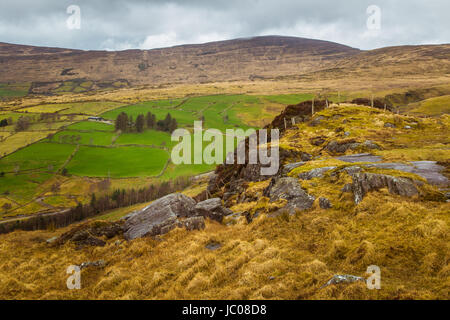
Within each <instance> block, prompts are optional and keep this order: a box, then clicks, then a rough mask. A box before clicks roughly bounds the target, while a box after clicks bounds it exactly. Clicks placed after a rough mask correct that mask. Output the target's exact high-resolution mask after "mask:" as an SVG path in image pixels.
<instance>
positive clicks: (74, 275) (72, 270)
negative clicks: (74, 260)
mask: <svg viewBox="0 0 450 320" xmlns="http://www.w3.org/2000/svg"><path fill="white" fill-rule="evenodd" d="M66 273H67V274H70V276H69V277H68V278H67V281H66V285H67V289H69V290H73V289H81V269H80V267H79V266H76V265H70V266H68V267H67V270H66Z"/></svg>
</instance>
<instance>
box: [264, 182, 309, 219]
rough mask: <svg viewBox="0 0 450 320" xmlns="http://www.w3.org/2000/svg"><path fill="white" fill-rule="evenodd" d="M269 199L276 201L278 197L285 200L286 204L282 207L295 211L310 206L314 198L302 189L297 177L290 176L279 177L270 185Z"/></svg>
mask: <svg viewBox="0 0 450 320" xmlns="http://www.w3.org/2000/svg"><path fill="white" fill-rule="evenodd" d="M269 196H270V201H271V202H274V201H278V200H280V199H285V200H287V204H286V206H285V207H284V208H283V209H285V210H287V211H288V212H289V213H291V214H293V213H295V210H305V209H309V208H311V207H312V205H313V203H314V200H315V198H314V197H313V196H311V195H309V194H308V193H307V192H306V191H305V190H303V189H302V187H301V186H300V184H299V183H298V181H297V179H295V178H292V177H284V178H279V179H278V180H277V181H276V182H275V183H274V185H273V186H272V187H271V189H270V192H269Z"/></svg>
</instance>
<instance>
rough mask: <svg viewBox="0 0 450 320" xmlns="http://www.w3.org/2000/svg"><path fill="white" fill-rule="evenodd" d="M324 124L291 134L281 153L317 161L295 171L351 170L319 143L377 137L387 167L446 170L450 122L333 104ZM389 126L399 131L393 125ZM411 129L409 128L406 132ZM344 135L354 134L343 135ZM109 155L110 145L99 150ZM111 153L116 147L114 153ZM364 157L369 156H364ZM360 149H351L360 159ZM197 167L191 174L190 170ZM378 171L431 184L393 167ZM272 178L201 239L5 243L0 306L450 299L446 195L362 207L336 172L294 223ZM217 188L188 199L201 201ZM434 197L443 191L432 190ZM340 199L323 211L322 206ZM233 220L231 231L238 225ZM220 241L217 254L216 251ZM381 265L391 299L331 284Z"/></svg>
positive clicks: (366, 202) (375, 198)
mask: <svg viewBox="0 0 450 320" xmlns="http://www.w3.org/2000/svg"><path fill="white" fill-rule="evenodd" d="M319 117H320V118H321V119H322V120H321V121H320V122H318V123H316V124H315V125H314V126H311V125H310V122H307V123H300V124H298V125H297V126H296V127H294V128H292V129H290V130H287V132H286V134H285V135H284V136H283V138H282V139H281V141H280V147H282V148H284V149H291V150H297V151H300V150H301V151H304V152H308V153H311V154H312V155H313V156H315V157H316V158H315V159H314V160H313V161H310V162H309V163H308V164H306V165H305V166H302V167H299V168H297V169H294V170H293V171H291V172H290V173H289V175H290V176H292V177H296V176H297V175H298V174H299V173H301V172H306V171H308V170H310V169H314V168H321V167H324V166H330V165H333V166H336V167H337V169H336V171H335V172H336V173H337V172H338V171H337V170H342V169H343V168H344V167H348V166H353V165H359V166H364V163H356V164H355V163H344V162H343V161H340V160H337V159H335V157H336V156H335V155H333V154H331V153H330V152H328V151H326V150H324V149H323V148H322V147H321V146H317V145H315V144H313V143H312V141H314V139H312V138H315V137H322V138H323V139H324V140H325V141H332V140H335V139H352V138H353V139H356V140H357V141H360V142H362V141H366V140H371V141H372V142H373V143H376V144H378V145H379V146H380V147H381V149H380V150H377V149H374V150H371V151H370V152H372V153H373V154H375V155H379V156H381V157H382V158H383V161H384V162H394V161H396V162H401V163H406V162H407V161H412V160H436V161H441V163H442V164H443V165H444V166H446V168H447V169H446V170H447V173H446V174H447V175H448V159H449V158H450V153H449V152H450V151H449V150H448V148H447V146H448V144H449V143H450V140H449V135H448V132H449V126H450V118H449V117H448V115H442V116H438V117H434V118H421V117H419V116H404V115H396V114H393V113H390V112H383V111H382V110H377V109H372V108H369V107H361V106H354V105H341V106H340V107H338V106H336V105H334V106H332V107H331V108H329V109H325V110H323V111H321V112H319V113H317V114H316V115H315V119H317V118H319ZM385 123H392V124H395V126H396V127H395V128H386V127H385V126H384V124H385ZM407 125H411V126H412V128H411V129H408V128H405V126H407ZM344 132H348V134H347V135H346V136H344ZM99 149H100V148H99ZM108 150H109V149H108ZM361 151H365V150H358V152H361ZM353 152H357V151H348V152H347V154H351V153H353ZM191 170H192V168H191ZM372 172H376V173H383V174H390V175H394V176H397V177H413V178H414V179H418V180H419V181H425V180H424V179H423V178H421V177H419V176H416V175H413V174H409V173H405V172H401V171H397V170H386V169H373V171H372ZM269 182H270V179H267V180H264V181H260V182H256V183H249V184H248V186H247V187H246V190H245V191H244V192H243V193H245V194H246V195H247V196H248V197H249V199H253V200H251V201H249V202H243V203H235V204H234V205H233V206H232V207H231V209H232V210H233V211H234V212H242V211H249V212H251V213H256V212H258V213H259V215H255V216H254V220H253V221H252V222H251V223H248V222H247V220H246V219H245V218H244V217H241V218H239V219H238V220H236V221H233V220H230V221H228V220H226V221H225V222H224V223H223V224H219V223H217V222H214V221H207V223H206V228H205V229H204V230H201V231H186V230H184V229H175V230H173V231H171V232H169V233H168V234H166V235H164V236H161V237H158V238H157V239H152V238H143V239H137V240H133V241H124V240H123V239H122V238H121V237H120V236H119V237H115V238H112V239H110V240H107V244H106V245H105V246H104V247H94V248H92V247H85V248H83V249H81V250H76V248H75V245H73V244H70V243H68V244H65V245H62V246H56V247H51V246H49V245H48V244H46V242H45V240H46V239H48V238H50V237H53V236H55V235H59V234H61V233H63V232H65V231H67V230H69V229H71V227H67V228H64V229H61V230H56V231H51V230H49V231H35V232H23V231H16V232H13V233H10V234H6V235H0V243H1V249H2V250H0V261H1V262H0V275H1V277H0V297H3V298H16V299H30V298H32V299H36V298H40V299H92V298H94V297H95V298H99V299H449V286H450V282H449V277H450V273H449V272H450V271H449V270H450V265H449V255H448V238H449V235H450V230H449V225H450V220H449V215H448V213H449V212H450V204H449V203H448V202H445V201H442V200H440V199H439V198H438V197H426V196H425V194H424V196H419V197H412V198H408V197H405V196H400V195H393V194H391V193H390V192H389V191H388V190H387V189H386V188H383V189H380V190H378V191H372V192H369V193H368V194H367V195H366V196H365V197H364V199H363V200H362V202H361V203H359V204H358V205H356V204H355V203H354V201H353V197H352V196H351V195H350V194H348V193H343V192H342V191H341V188H342V186H343V185H344V184H345V183H348V176H347V175H345V174H336V175H333V174H327V175H325V176H324V177H321V178H314V179H312V180H305V181H302V182H301V184H302V187H303V188H304V189H305V190H306V191H307V192H308V193H309V194H311V195H313V196H315V197H316V201H315V202H314V204H313V206H312V208H311V209H308V210H304V211H298V212H297V213H296V214H294V215H288V214H284V213H281V214H275V212H276V210H277V208H278V207H280V206H282V205H283V204H282V203H278V202H276V203H269V202H268V198H266V197H264V196H263V195H262V191H263V190H264V188H266V187H267V186H268V184H269ZM205 187H206V184H205V183H204V182H202V181H200V182H199V183H198V184H195V185H192V186H191V187H190V188H188V189H187V190H185V192H186V194H189V195H191V196H193V195H196V194H198V193H200V192H201V191H202V190H204V188H205ZM422 187H423V188H424V189H421V190H423V192H425V193H430V194H436V192H439V190H438V189H437V188H436V187H433V186H430V185H428V184H424V185H423V186H422ZM321 196H325V197H327V198H328V199H330V200H331V202H332V204H333V207H332V208H331V209H322V208H321V207H320V205H319V201H318V198H319V197H321ZM144 205H145V204H140V205H136V206H133V207H129V208H126V209H124V208H122V209H119V210H115V211H111V212H107V213H106V214H104V215H102V216H100V217H98V219H99V220H101V221H105V220H106V221H115V220H117V219H119V218H120V217H121V216H123V215H125V214H127V213H129V212H131V211H133V210H136V209H139V208H141V207H143V206H144ZM227 222H230V223H229V224H227ZM210 243H218V244H220V247H219V249H217V250H209V249H207V248H206V245H208V244H210ZM100 259H102V260H104V261H105V262H106V266H105V267H104V268H95V267H93V268H87V269H83V271H82V274H81V277H82V289H81V290H67V289H66V279H67V274H66V268H67V267H68V266H69V265H71V264H80V263H81V262H85V261H97V260H100ZM371 264H375V265H378V266H379V267H380V268H381V290H368V289H367V288H366V286H365V284H363V283H359V282H357V283H353V284H342V285H332V286H329V287H323V285H324V284H325V283H326V282H327V281H328V280H329V279H330V278H331V277H332V276H333V275H335V274H353V275H357V276H367V275H366V274H365V272H366V269H367V266H369V265H371Z"/></svg>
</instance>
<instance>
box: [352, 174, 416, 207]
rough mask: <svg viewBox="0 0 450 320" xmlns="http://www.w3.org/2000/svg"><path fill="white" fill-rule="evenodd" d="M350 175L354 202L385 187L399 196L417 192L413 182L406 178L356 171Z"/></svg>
mask: <svg viewBox="0 0 450 320" xmlns="http://www.w3.org/2000/svg"><path fill="white" fill-rule="evenodd" d="M352 177H353V183H352V191H353V195H354V199H355V203H356V204H358V203H360V202H361V201H362V199H363V198H364V196H365V195H366V194H367V193H368V192H370V191H375V190H378V189H381V188H385V187H387V188H388V190H389V192H390V193H392V194H397V195H401V196H406V197H412V196H415V195H418V194H419V191H418V190H417V188H416V186H415V185H414V182H413V181H412V180H411V179H408V178H403V177H393V176H389V175H384V174H377V173H356V174H354V175H353V176H352Z"/></svg>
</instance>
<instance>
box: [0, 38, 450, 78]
mask: <svg viewBox="0 0 450 320" xmlns="http://www.w3.org/2000/svg"><path fill="white" fill-rule="evenodd" d="M449 56H450V45H437V46H403V47H392V48H383V49H377V50H371V51H361V50H359V49H355V48H351V47H348V46H345V45H341V44H337V43H333V42H328V41H321V40H312V39H304V38H296V37H282V36H263V37H254V38H245V39H235V40H227V41H218V42H210V43H205V44H196V45H181V46H175V47H171V48H162V49H152V50H125V51H116V52H112V51H83V50H72V49H60V48H46V47H34V46H24V45H15V44H7V43H0V82H20V81H30V82H54V81H63V80H70V79H89V80H94V81H112V80H119V79H122V80H126V81H128V82H129V83H131V84H152V85H159V84H167V83H204V82H215V81H233V80H257V79H276V78H280V77H287V78H289V77H294V78H295V77H303V76H308V75H311V74H314V73H319V74H321V75H322V76H327V75H329V76H332V77H333V76H339V75H340V74H345V75H348V73H355V72H356V73H363V74H364V73H367V74H371V75H374V74H375V75H380V74H383V73H385V74H386V75H395V76H398V75H402V74H415V73H418V74H421V75H423V74H425V73H439V74H442V73H450V62H449V59H448V57H449ZM386 68H389V70H388V69H386Z"/></svg>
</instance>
